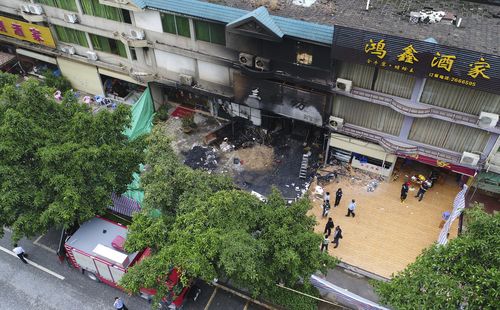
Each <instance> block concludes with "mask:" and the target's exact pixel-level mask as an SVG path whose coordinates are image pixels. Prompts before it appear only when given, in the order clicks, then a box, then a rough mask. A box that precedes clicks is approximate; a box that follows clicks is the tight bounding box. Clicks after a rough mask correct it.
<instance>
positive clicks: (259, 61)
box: [255, 57, 271, 71]
mask: <svg viewBox="0 0 500 310" xmlns="http://www.w3.org/2000/svg"><path fill="white" fill-rule="evenodd" d="M255 68H256V69H260V70H262V71H269V69H270V68H271V60H269V59H267V58H262V57H255Z"/></svg>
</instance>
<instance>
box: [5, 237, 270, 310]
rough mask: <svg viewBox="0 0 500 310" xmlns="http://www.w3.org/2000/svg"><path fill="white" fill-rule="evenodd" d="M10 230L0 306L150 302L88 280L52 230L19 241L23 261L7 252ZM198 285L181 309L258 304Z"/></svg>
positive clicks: (142, 305) (144, 305)
mask: <svg viewBox="0 0 500 310" xmlns="http://www.w3.org/2000/svg"><path fill="white" fill-rule="evenodd" d="M10 235H11V234H10V232H9V231H5V235H4V237H3V238H2V239H0V310H11V309H44V310H73V309H75V310H77V309H78V310H87V309H88V310H98V309H106V310H112V309H113V301H114V297H115V296H119V297H121V298H122V299H123V300H124V301H125V304H126V305H127V307H128V308H129V309H130V310H134V309H150V308H151V306H150V304H148V302H147V301H146V300H144V299H142V298H140V297H138V296H128V295H127V294H125V293H124V292H122V291H120V290H118V289H115V288H113V287H110V286H108V285H106V284H103V283H97V282H94V281H92V280H91V279H89V278H88V277H87V276H85V275H83V274H81V273H80V272H79V271H78V270H76V269H74V268H73V267H71V266H69V265H68V264H67V263H65V262H64V263H60V262H59V260H58V258H57V255H56V254H55V250H56V248H57V242H58V238H59V236H58V232H57V231H56V230H54V231H51V232H49V233H47V234H46V235H42V236H39V237H37V238H34V239H32V240H27V239H23V240H21V241H20V242H19V245H20V246H22V247H23V248H24V250H25V251H26V253H27V254H28V260H29V261H30V264H29V265H26V264H24V263H22V262H21V261H20V260H19V258H18V257H17V256H15V255H13V253H12V248H13V246H12V243H11V240H10ZM199 286H200V287H201V288H202V293H201V295H200V296H199V298H198V299H197V300H196V301H192V300H188V301H187V302H186V303H185V305H184V308H183V310H208V309H210V310H211V309H221V310H226V309H227V310H233V309H255V310H257V309H263V308H262V307H260V306H257V305H255V304H251V303H250V302H248V301H247V300H245V299H243V298H241V297H238V296H235V295H233V294H231V293H228V292H226V291H224V290H222V289H217V290H215V288H214V287H212V286H210V285H208V284H205V283H201V284H199Z"/></svg>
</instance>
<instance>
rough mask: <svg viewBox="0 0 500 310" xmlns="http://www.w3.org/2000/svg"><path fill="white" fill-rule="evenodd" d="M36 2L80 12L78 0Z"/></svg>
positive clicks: (41, 0)
mask: <svg viewBox="0 0 500 310" xmlns="http://www.w3.org/2000/svg"><path fill="white" fill-rule="evenodd" d="M36 2H38V3H40V4H45V5H48V6H53V7H56V8H60V9H63V10H68V11H73V12H78V9H77V7H76V0H37V1H36Z"/></svg>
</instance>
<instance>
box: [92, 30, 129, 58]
mask: <svg viewBox="0 0 500 310" xmlns="http://www.w3.org/2000/svg"><path fill="white" fill-rule="evenodd" d="M89 35H90V41H91V42H92V46H93V47H94V49H95V50H96V51H101V52H106V53H110V54H115V55H118V56H121V57H125V58H126V57H127V50H126V48H125V44H123V43H122V42H121V41H118V40H115V39H110V38H106V37H103V36H99V35H96V34H89Z"/></svg>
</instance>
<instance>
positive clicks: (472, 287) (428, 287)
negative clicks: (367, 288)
mask: <svg viewBox="0 0 500 310" xmlns="http://www.w3.org/2000/svg"><path fill="white" fill-rule="evenodd" d="M465 218H466V219H467V221H466V230H465V232H464V233H463V234H462V235H460V236H459V237H457V238H455V239H453V240H451V241H450V242H449V243H448V244H447V245H445V246H438V245H433V246H431V247H430V248H428V249H426V250H424V251H423V253H422V254H421V255H420V256H419V257H418V258H417V260H416V261H415V262H414V263H412V264H410V265H409V266H408V267H407V268H406V269H405V270H403V271H402V272H400V273H398V274H397V275H396V276H395V277H394V278H393V279H392V280H391V281H390V282H385V283H383V282H377V283H375V287H376V290H377V292H378V293H379V294H380V296H381V298H382V301H383V302H384V303H387V304H389V305H391V306H393V307H394V308H396V309H459V308H460V307H463V308H464V309H498V300H500V288H499V284H500V271H499V267H500V213H495V214H494V215H489V214H487V213H485V212H484V211H483V210H482V209H481V208H479V207H477V206H476V207H475V208H472V209H467V210H466V213H465Z"/></svg>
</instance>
